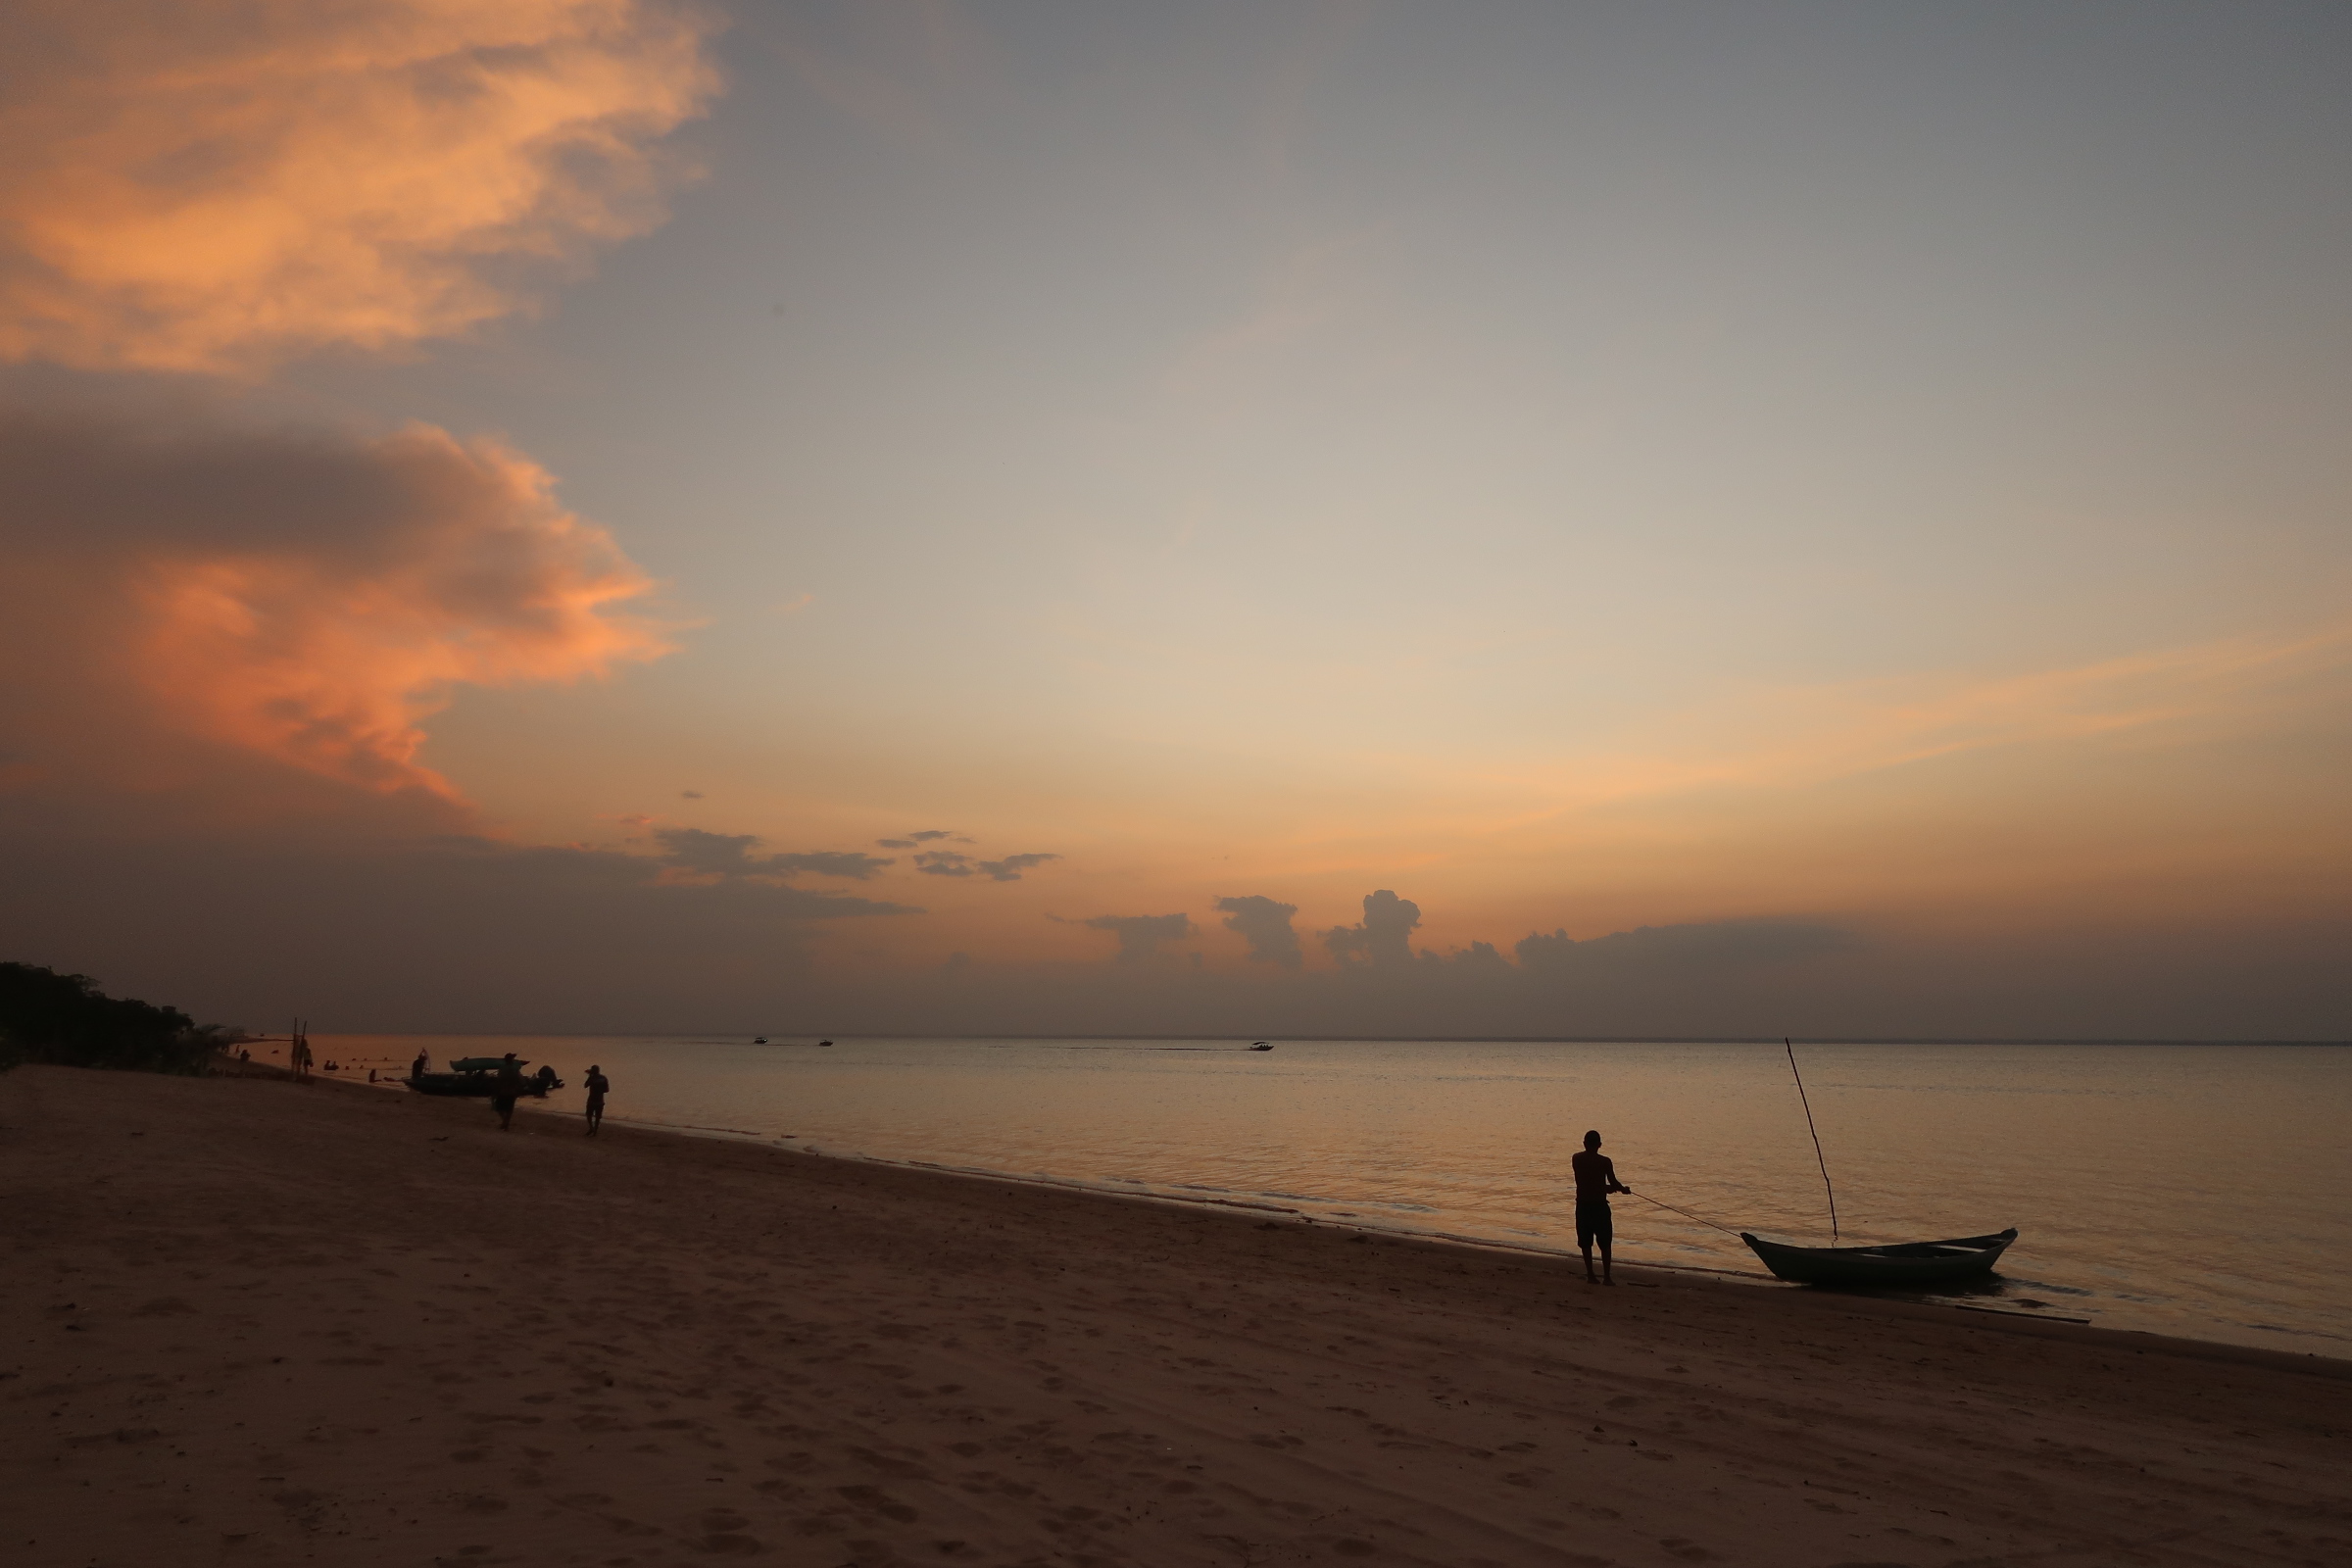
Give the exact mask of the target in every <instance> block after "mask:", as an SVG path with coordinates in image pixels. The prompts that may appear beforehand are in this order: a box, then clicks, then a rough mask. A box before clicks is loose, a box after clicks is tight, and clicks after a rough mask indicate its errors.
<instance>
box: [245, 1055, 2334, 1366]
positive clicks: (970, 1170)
mask: <svg viewBox="0 0 2352 1568" xmlns="http://www.w3.org/2000/svg"><path fill="white" fill-rule="evenodd" d="M465 1038H473V1037H465ZM515 1038H534V1039H535V1038H539V1037H537V1036H529V1037H515ZM843 1038H862V1037H847V1036H845V1037H843ZM876 1038H881V1037H876ZM892 1038H895V1037H892ZM970 1038H973V1039H989V1038H1000V1037H992V1036H973V1037H970ZM1002 1038H1007V1039H1009V1038H1015V1037H1010V1036H1006V1037H1002ZM1020 1038H1026V1037H1020ZM1135 1038H1161V1037H1157V1036H1152V1037H1141V1036H1139V1037H1135ZM2070 1043H2076V1042H2070ZM2094 1043H2106V1042H2094ZM2126 1043H2130V1042H2126ZM243 1070H244V1071H246V1072H248V1073H250V1074H252V1075H256V1076H260V1075H283V1074H284V1073H285V1071H286V1069H284V1068H282V1067H278V1066H276V1065H274V1064H265V1063H261V1062H254V1063H250V1064H246V1065H245V1067H244V1069H243ZM314 1081H315V1082H316V1083H320V1084H336V1085H340V1086H342V1087H345V1088H353V1089H378V1090H382V1089H395V1090H396V1089H401V1088H403V1087H404V1086H403V1085H402V1083H401V1081H400V1080H398V1079H384V1080H382V1081H379V1082H376V1083H369V1082H368V1081H366V1080H365V1079H363V1078H359V1077H355V1076H351V1075H350V1071H349V1070H348V1069H347V1071H346V1072H345V1073H344V1074H341V1075H336V1074H325V1073H321V1074H319V1076H317V1077H316V1078H315V1080H314ZM456 1103H471V1102H467V1101H463V1100H461V1101H458V1102H456ZM516 1111H517V1114H518V1115H530V1116H537V1117H555V1118H565V1117H572V1116H576V1115H577V1112H576V1111H574V1110H570V1109H564V1110H556V1109H552V1108H548V1107H546V1106H544V1105H542V1104H541V1103H538V1102H536V1101H533V1100H528V1099H526V1100H524V1101H523V1102H521V1103H520V1104H519V1105H518V1106H517V1107H516ZM607 1125H609V1126H614V1127H622V1126H625V1127H630V1128H634V1129H636V1130H638V1131H639V1132H642V1133H646V1134H649V1135H662V1134H667V1135H671V1136H677V1137H684V1138H696V1139H709V1140H712V1141H717V1142H724V1143H734V1144H745V1145H751V1146H754V1147H759V1148H772V1149H774V1150H776V1151H778V1152H788V1153H802V1154H811V1155H815V1156H817V1157H819V1158H824V1159H836V1160H845V1161H850V1162H853V1163H862V1164H871V1165H877V1166H884V1167H889V1168H894V1169H905V1170H924V1171H932V1172H936V1173H938V1174H941V1175H945V1176H952V1177H954V1176H960V1177H968V1178H971V1179H974V1180H980V1181H995V1182H1005V1183H1010V1184H1013V1185H1016V1186H1035V1187H1041V1188H1049V1189H1054V1190H1057V1191H1063V1192H1070V1193H1077V1194H1082V1195H1091V1196H1094V1197H1101V1198H1108V1199H1123V1200H1130V1201H1143V1202H1150V1203H1160V1204H1168V1205H1176V1206H1205V1207H1215V1208H1226V1209H1233V1210H1238V1211H1243V1212H1259V1213H1264V1214H1270V1215H1287V1216H1293V1217H1295V1218H1297V1219H1298V1220H1299V1221H1301V1222H1303V1223H1305V1224H1308V1225H1314V1226H1321V1227H1324V1228H1328V1229H1332V1230H1362V1231H1365V1232H1367V1233H1368V1234H1371V1235H1373V1236H1379V1237H1395V1238H1397V1239H1398V1240H1401V1241H1416V1242H1427V1243H1431V1244H1434V1245H1454V1246H1460V1247H1465V1248H1471V1249H1477V1250H1489V1251H1501V1252H1508V1253H1515V1254H1523V1255H1526V1256H1529V1257H1533V1258H1544V1259H1550V1260H1553V1261H1555V1262H1559V1263H1561V1264H1563V1265H1564V1266H1570V1267H1575V1268H1579V1269H1581V1268H1582V1266H1583V1263H1582V1257H1581V1254H1580V1253H1579V1252H1578V1251H1577V1250H1575V1249H1574V1248H1572V1247H1548V1246H1544V1245H1542V1244H1539V1243H1532V1242H1516V1241H1510V1240H1506V1239H1503V1238H1499V1237H1485V1236H1477V1235H1471V1234H1466V1233H1461V1232H1452V1231H1434V1230H1421V1229H1414V1228H1410V1227H1403V1226H1390V1225H1382V1224H1375V1223H1366V1222H1364V1221H1361V1220H1346V1221H1342V1220H1335V1219H1331V1218H1328V1217H1317V1216H1312V1215H1309V1214H1307V1213H1306V1212H1305V1211H1304V1210H1303V1209H1299V1208H1294V1207H1291V1206H1288V1205H1285V1204H1281V1203H1277V1202H1273V1201H1261V1200H1259V1199H1255V1198H1196V1197H1192V1196H1189V1195H1186V1194H1181V1193H1172V1192H1162V1191H1154V1190H1152V1189H1149V1188H1143V1187H1135V1188H1129V1187H1122V1186H1116V1185H1112V1184H1110V1183H1108V1182H1101V1181H1090V1180H1088V1179H1086V1178H1083V1177H1061V1176H1052V1175H1048V1174H1045V1173H1042V1172H1039V1173H1029V1174H1024V1173H1020V1172H1013V1171H998V1170H990V1169H987V1168H984V1167H981V1166H972V1165H957V1164H951V1163H947V1162H945V1161H939V1160H926V1159H917V1158H912V1157H907V1158H900V1157H895V1156H891V1155H884V1154H868V1153H865V1152H859V1151H844V1150H838V1149H827V1148H818V1147H816V1146H814V1145H810V1144H809V1143H808V1142H807V1140H806V1138H805V1136H804V1135H799V1134H775V1133H765V1132H759V1131H755V1130H753V1129H750V1128H741V1127H711V1126H698V1125H694V1124H690V1123H680V1122H659V1121H648V1120H640V1119H636V1118H620V1117H611V1118H608V1121H607ZM1618 1266H1619V1268H1621V1269H1624V1268H1633V1269H1640V1270H1651V1271H1657V1272H1663V1273H1671V1274H1676V1275H1694V1276H1705V1277H1710V1278H1716V1279H1719V1280H1721V1281H1724V1282H1727V1283H1735V1284H1739V1285H1741V1286H1744V1287H1746V1288H1749V1289H1755V1290H1766V1291H1789V1290H1798V1291H1805V1292H1808V1293H1810V1294H1815V1295H1823V1296H1834V1297H1840V1298H1843V1299H1851V1300H1855V1301H1863V1302H1879V1303H1886V1304H1898V1305H1909V1306H1919V1307H1923V1308H1926V1309H1928V1310H1931V1311H1945V1312H1967V1313H1973V1314H1981V1315H1983V1316H1987V1317H2005V1318H2010V1319H2012V1320H2014V1321H2017V1322H2023V1323H2044V1324H2065V1325H2071V1326H2080V1327H2083V1328H2089V1329H2095V1330H2097V1331H2098V1332H2100V1333H2105V1334H2116V1335H2123V1336H2127V1337H2129V1340H2130V1341H2131V1342H2132V1343H2139V1342H2156V1343H2162V1344H2164V1345H2167V1346H2180V1347H2199V1346H2218V1347H2228V1348H2232V1349H2242V1350H2245V1351H2248V1352H2249V1353H2252V1354H2256V1355H2272V1356H2278V1357H2282V1358H2284V1360H2285V1361H2287V1362H2292V1363H2295V1364H2301V1363H2303V1362H2304V1361H2306V1360H2316V1361H2322V1362H2332V1363H2336V1364H2339V1365H2343V1366H2345V1367H2346V1368H2348V1369H2352V1349H2348V1350H2347V1351H2346V1353H2344V1354H2340V1355H2330V1354H2328V1353H2327V1352H2326V1351H2320V1350H2290V1349H2286V1348H2279V1347H2276V1346H2271V1345H2261V1344H2253V1343H2249V1342H2247V1341H2242V1340H2229V1339H2216V1338H2204V1337H2200V1336H2197V1335H2193V1334H2175V1333H2166V1332H2164V1331H2162V1330H2158V1329H2140V1328H2121V1327H2112V1326H2108V1325H2103V1324H2101V1323H2099V1322H2098V1321H2097V1320H2096V1319H2092V1318H2081V1317H2075V1316H2072V1315H2070V1314H2067V1313H2064V1312H2058V1311H2044V1310H2039V1309H2021V1308H2016V1307H2004V1306H1998V1305H1977V1304H1974V1303H1971V1302H1964V1301H1956V1300H1949V1299H1933V1297H1932V1294H1931V1293H1918V1294H1914V1295H1907V1296H1906V1295H1898V1294H1892V1293H1886V1294H1882V1293H1875V1292H1868V1291H1854V1292H1842V1291H1838V1290H1836V1289H1834V1288H1817V1287H1803V1286H1793V1285H1790V1284H1789V1283H1788V1282H1786V1281H1783V1280H1780V1279H1778V1278H1776V1277H1774V1276H1773V1275H1772V1274H1770V1273H1768V1272H1766V1271H1764V1270H1763V1269H1762V1268H1761V1267H1758V1268H1752V1269H1743V1268H1721V1267H1716V1266H1712V1265H1708V1264H1700V1263H1686V1262H1675V1261H1667V1260H1661V1259H1658V1258H1654V1257H1635V1258H1631V1259H1628V1260H1623V1261H1620V1263H1619V1265H1618ZM2276 1332H2278V1333H2279V1334H2281V1335H2287V1336H2291V1337H2295V1338H2310V1337H2313V1336H2312V1335H2311V1334H2310V1333H2309V1332H2308V1331H2301V1330H2288V1329H2280V1330H2277V1331H2276Z"/></svg>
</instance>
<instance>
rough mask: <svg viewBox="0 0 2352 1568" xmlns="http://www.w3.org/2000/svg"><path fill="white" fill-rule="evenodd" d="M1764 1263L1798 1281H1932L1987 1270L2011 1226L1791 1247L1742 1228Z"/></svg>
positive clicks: (2010, 1235) (2010, 1238) (2012, 1236)
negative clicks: (1947, 1235)
mask: <svg viewBox="0 0 2352 1568" xmlns="http://www.w3.org/2000/svg"><path fill="white" fill-rule="evenodd" d="M1740 1240H1741V1241H1743V1242H1745V1243H1746V1244H1747V1245H1748V1248H1749V1250H1752V1251H1753V1252H1754V1253H1755V1254H1756V1255H1757V1256H1758V1257H1760V1258H1762V1259H1763V1260H1764V1266H1765V1267H1766V1268H1768V1269H1770V1270H1772V1272H1773V1273H1774V1274H1775V1275H1776V1276H1778V1277H1779V1278H1781V1279H1785V1280H1788V1281H1790V1282H1791V1283H1793V1284H1797V1285H1896V1286H1904V1285H1934V1284H1937V1283H1939V1282H1941V1281H1944V1280H1957V1279H1966V1278H1967V1277H1968V1276H1970V1275H1972V1274H1986V1273H1990V1272H1991V1270H1992V1265H1993V1264H1994V1263H1995V1262H1997V1261H1999V1259H2000V1255H2001V1253H2002V1252H2003V1251H2005V1250H2008V1247H2009V1244H2010V1243H2011V1242H2014V1241H2016V1240H2017V1231H2016V1229H2015V1227H2012V1228H2010V1229H2008V1230H2005V1231H2002V1232H2001V1233H2000V1234H1998V1235H1996V1236H1962V1237H1958V1238H1956V1239H1954V1240H1952V1241H1948V1242H1897V1243H1895V1244H1893V1245H1892V1246H1888V1247H1789V1246H1787V1245H1785V1244H1783V1243H1780V1242H1767V1241H1761V1240H1759V1239H1757V1238H1756V1237H1754V1236H1750V1235H1749V1234H1748V1233H1747V1232H1745V1231H1741V1232H1740Z"/></svg>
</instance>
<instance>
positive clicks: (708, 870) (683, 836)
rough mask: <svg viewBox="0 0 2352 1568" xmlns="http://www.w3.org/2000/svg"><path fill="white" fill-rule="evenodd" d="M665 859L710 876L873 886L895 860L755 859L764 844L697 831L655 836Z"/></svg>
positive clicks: (820, 855) (827, 853)
mask: <svg viewBox="0 0 2352 1568" xmlns="http://www.w3.org/2000/svg"><path fill="white" fill-rule="evenodd" d="M654 838H655V840H656V842H658V843H660V844H661V846H662V860H664V861H665V862H667V863H668V864H671V865H674V866H677V867H679V868H680V869H682V870H687V871H695V872H699V873H701V874H704V875H707V876H773V877H792V876H799V875H801V874H802V873H803V872H810V873H813V874H815V875H818V876H839V877H848V878H849V879H851V880H852V881H856V882H865V881H870V880H871V879H872V878H874V877H875V876H877V875H879V874H880V872H881V870H882V868H883V867H884V866H886V865H896V864H897V863H898V862H897V861H895V860H890V859H884V858H876V857H874V856H871V855H859V854H856V853H852V852H848V851H842V850H809V851H802V852H798V853H793V854H784V855H762V856H760V857H757V858H755V857H754V856H753V855H752V853H751V852H752V851H753V850H755V849H757V848H759V846H760V838H759V836H758V835H757V834H753V833H706V832H704V831H703V830H702V829H701V828H699V827H670V828H662V829H661V830H659V831H658V832H656V833H655V834H654Z"/></svg>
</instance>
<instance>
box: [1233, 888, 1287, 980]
mask: <svg viewBox="0 0 2352 1568" xmlns="http://www.w3.org/2000/svg"><path fill="white" fill-rule="evenodd" d="M1216 907H1217V909H1218V911H1219V912H1220V913H1222V914H1223V915H1224V916H1225V921H1224V925H1225V929H1226V930H1228V931H1231V932H1233V933H1235V934H1236V935H1238V936H1239V937H1240V938H1241V939H1242V940H1243V941H1245V942H1247V943H1249V944H1250V959H1251V960H1252V961H1253V962H1257V963H1271V964H1276V965H1279V966H1280V967H1282V968H1285V969H1296V968H1298V967H1299V964H1300V962H1301V961H1302V958H1303V956H1302V955H1301V954H1300V953H1299V933H1298V932H1297V931H1296V930H1294V929H1292V926H1291V916H1292V915H1295V914H1297V913H1298V912H1299V906H1297V905H1296V904H1281V903H1277V902H1276V901H1275V900H1273V899H1269V898H1266V897H1264V896H1263V895H1262V894H1256V893H1252V894H1250V895H1248V896H1247V897H1244V898H1238V899H1219V900H1218V901H1217V905H1216Z"/></svg>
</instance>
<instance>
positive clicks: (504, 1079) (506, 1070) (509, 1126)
mask: <svg viewBox="0 0 2352 1568" xmlns="http://www.w3.org/2000/svg"><path fill="white" fill-rule="evenodd" d="M521 1093H522V1063H521V1062H519V1061H516V1060H515V1053H513V1052H512V1051H510V1052H508V1053H507V1054H506V1055H504V1056H503V1057H501V1058H500V1059H499V1063H498V1082H497V1083H495V1084H493V1085H492V1086H491V1094H490V1108H491V1109H492V1110H495V1111H497V1112H498V1130H499V1131H500V1132H502V1133H509V1132H513V1131H514V1130H515V1097H516V1096H518V1095H520V1094H521Z"/></svg>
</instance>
